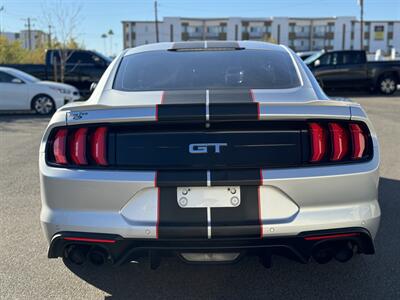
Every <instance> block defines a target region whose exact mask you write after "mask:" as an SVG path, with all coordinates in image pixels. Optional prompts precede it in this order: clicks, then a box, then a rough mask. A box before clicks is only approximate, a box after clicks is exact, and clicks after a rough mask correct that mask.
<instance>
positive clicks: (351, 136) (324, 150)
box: [309, 122, 369, 163]
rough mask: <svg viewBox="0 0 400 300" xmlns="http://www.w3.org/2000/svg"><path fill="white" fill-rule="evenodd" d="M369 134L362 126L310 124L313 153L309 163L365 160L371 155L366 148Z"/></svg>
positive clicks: (354, 124) (311, 149) (336, 123)
mask: <svg viewBox="0 0 400 300" xmlns="http://www.w3.org/2000/svg"><path fill="white" fill-rule="evenodd" d="M327 129H328V130H327ZM367 134H368V130H367V129H365V126H362V124H356V123H350V124H346V123H345V122H329V123H326V122H313V123H309V135H310V152H311V155H310V158H309V161H310V162H312V163H318V162H323V161H332V162H341V161H346V160H347V161H349V160H359V159H362V158H365V157H367V155H368V153H369V151H368V149H367V146H366V145H367ZM328 135H329V138H328Z"/></svg>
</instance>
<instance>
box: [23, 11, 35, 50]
mask: <svg viewBox="0 0 400 300" xmlns="http://www.w3.org/2000/svg"><path fill="white" fill-rule="evenodd" d="M22 20H23V21H25V22H26V24H25V26H26V27H28V49H29V51H31V50H32V29H31V28H32V26H33V25H31V21H33V20H36V19H31V18H26V19H22Z"/></svg>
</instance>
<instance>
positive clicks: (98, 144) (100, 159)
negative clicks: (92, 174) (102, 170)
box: [90, 127, 107, 166]
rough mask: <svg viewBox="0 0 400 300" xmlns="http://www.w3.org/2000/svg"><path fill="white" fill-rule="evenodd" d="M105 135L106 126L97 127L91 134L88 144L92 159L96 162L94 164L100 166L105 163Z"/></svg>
mask: <svg viewBox="0 0 400 300" xmlns="http://www.w3.org/2000/svg"><path fill="white" fill-rule="evenodd" d="M106 135H107V128H106V127H100V128H97V129H96V131H95V132H94V134H93V136H92V140H91V144H90V154H91V156H92V158H93V160H94V161H95V162H96V164H98V165H101V166H106V165H107V156H106V154H107V153H106V149H107V148H106V146H107V145H106Z"/></svg>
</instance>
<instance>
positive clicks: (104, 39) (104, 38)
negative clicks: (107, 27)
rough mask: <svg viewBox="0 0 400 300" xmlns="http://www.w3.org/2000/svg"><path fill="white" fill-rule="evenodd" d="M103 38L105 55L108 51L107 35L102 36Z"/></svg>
mask: <svg viewBox="0 0 400 300" xmlns="http://www.w3.org/2000/svg"><path fill="white" fill-rule="evenodd" d="M101 38H102V39H103V46H104V54H106V52H107V49H106V38H107V34H105V33H103V34H102V35H101Z"/></svg>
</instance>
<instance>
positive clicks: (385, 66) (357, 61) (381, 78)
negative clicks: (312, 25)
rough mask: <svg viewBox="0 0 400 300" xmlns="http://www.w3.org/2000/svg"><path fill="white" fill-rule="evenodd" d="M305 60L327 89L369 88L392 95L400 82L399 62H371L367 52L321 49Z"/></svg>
mask: <svg viewBox="0 0 400 300" xmlns="http://www.w3.org/2000/svg"><path fill="white" fill-rule="evenodd" d="M304 62H305V63H306V64H307V65H308V67H309V68H310V69H311V71H312V72H313V73H314V75H315V77H316V78H317V80H318V82H319V83H320V84H321V85H322V86H323V88H324V89H343V88H352V89H353V88H357V89H369V90H377V91H379V92H381V93H382V94H385V95H391V94H393V93H394V92H395V91H396V90H397V85H398V84H400V61H394V60H393V61H371V62H369V61H367V58H366V53H365V51H359V50H346V51H331V52H322V51H321V52H319V53H316V54H314V55H312V56H310V57H309V58H307V59H306V60H305V61H304Z"/></svg>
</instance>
